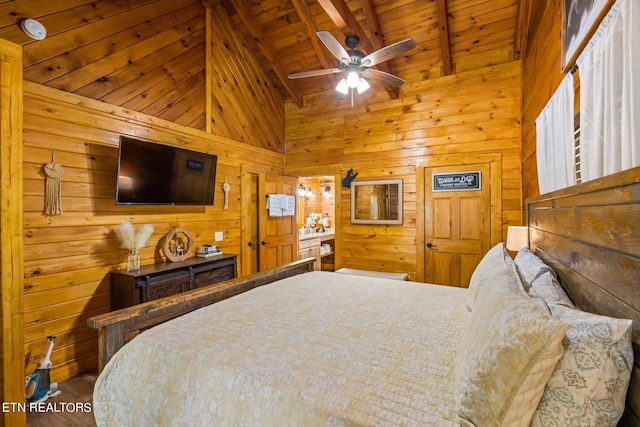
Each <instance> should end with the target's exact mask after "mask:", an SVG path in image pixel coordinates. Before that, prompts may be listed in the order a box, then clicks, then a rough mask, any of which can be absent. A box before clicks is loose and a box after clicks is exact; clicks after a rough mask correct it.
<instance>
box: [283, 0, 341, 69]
mask: <svg viewBox="0 0 640 427" xmlns="http://www.w3.org/2000/svg"><path fill="white" fill-rule="evenodd" d="M291 3H292V4H293V8H294V9H295V10H296V12H297V14H298V17H299V18H300V21H301V22H302V25H303V26H304V30H305V31H306V33H307V37H309V40H311V44H312V45H313V50H314V51H315V53H316V55H318V58H320V63H321V64H322V67H323V68H334V67H336V66H337V60H336V58H334V57H333V55H331V54H329V52H327V50H326V49H325V48H324V44H323V43H322V42H321V41H320V38H319V37H318V36H317V34H316V33H317V32H318V29H317V28H316V24H315V22H314V21H313V15H312V14H311V11H310V10H309V6H308V5H307V2H306V1H305V0H291Z"/></svg>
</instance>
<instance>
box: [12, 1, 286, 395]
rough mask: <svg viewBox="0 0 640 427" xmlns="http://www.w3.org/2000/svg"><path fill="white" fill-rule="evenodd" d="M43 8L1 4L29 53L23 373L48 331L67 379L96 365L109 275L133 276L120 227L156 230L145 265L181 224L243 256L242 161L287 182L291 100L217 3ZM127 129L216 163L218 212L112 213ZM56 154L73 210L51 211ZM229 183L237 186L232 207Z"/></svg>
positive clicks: (58, 371) (60, 375) (56, 375)
mask: <svg viewBox="0 0 640 427" xmlns="http://www.w3.org/2000/svg"><path fill="white" fill-rule="evenodd" d="M41 6H42V5H36V4H35V3H33V4H32V3H30V2H24V1H22V2H17V1H8V2H3V3H2V4H1V5H0V15H2V16H3V17H4V18H3V19H4V20H0V38H5V39H8V40H13V41H14V42H15V43H18V44H21V45H22V47H23V48H24V54H25V58H26V61H25V64H24V72H25V73H24V78H25V81H24V85H25V93H24V124H25V126H24V134H23V137H24V159H25V160H24V164H23V171H24V197H23V202H24V221H22V222H23V223H24V233H23V235H24V295H23V296H24V354H25V371H26V372H27V373H28V372H31V371H33V369H34V368H35V366H36V364H37V362H38V360H39V358H41V357H42V356H43V353H44V352H45V350H46V344H47V342H46V336H48V335H55V336H56V337H57V341H56V346H55V349H54V353H53V356H52V360H53V364H54V368H53V371H52V379H53V380H54V381H63V380H65V379H67V378H70V377H73V376H75V375H77V374H78V373H81V372H85V371H91V370H94V369H95V367H96V364H97V358H96V346H97V342H96V339H95V333H94V332H93V331H91V330H89V329H88V328H87V327H86V319H87V318H88V317H90V316H93V315H95V314H99V313H103V312H105V311H108V310H109V309H110V307H109V301H110V290H109V275H108V272H109V271H110V270H111V269H114V268H123V267H125V261H126V250H123V249H121V248H120V247H119V243H118V241H117V239H116V238H115V235H114V233H113V229H114V227H115V226H117V225H118V224H120V223H122V222H123V221H132V222H133V223H134V224H135V225H136V226H140V225H141V224H146V223H149V224H152V225H154V227H155V232H154V234H153V236H152V237H151V239H150V240H149V242H148V243H147V245H146V247H145V249H143V250H142V251H141V255H142V263H143V264H148V263H152V262H156V261H161V260H162V255H161V251H160V248H161V246H160V244H161V243H160V242H161V238H162V236H163V235H164V234H165V233H167V232H168V231H169V230H170V229H171V228H172V227H174V226H178V227H182V228H185V229H187V230H188V231H189V232H190V233H191V234H192V235H193V238H194V245H195V246H198V245H202V244H205V243H212V242H213V240H214V237H213V234H214V232H215V231H222V232H223V235H224V240H223V241H222V242H217V243H219V244H220V246H221V247H222V249H223V251H225V252H227V253H238V254H239V253H240V239H241V236H240V230H241V226H240V225H241V204H240V182H241V165H245V166H248V167H249V168H250V169H251V168H253V169H259V170H264V171H271V172H272V173H274V174H282V173H283V169H284V156H283V154H282V151H283V149H284V107H283V105H284V100H283V99H282V95H281V94H280V93H279V92H278V91H276V90H274V89H273V88H272V87H271V86H270V85H269V84H268V83H266V74H265V72H264V71H263V70H262V69H261V66H260V64H259V62H258V61H257V60H256V59H255V58H254V57H253V56H252V55H251V54H249V53H248V52H247V50H246V48H245V47H244V46H243V44H242V42H241V40H240V39H239V37H238V36H237V34H236V33H235V30H234V29H233V28H232V25H231V21H230V18H229V16H228V15H227V13H226V11H225V10H224V9H223V8H222V7H217V6H213V7H212V8H211V9H206V8H205V7H203V6H202V5H201V4H200V2H199V1H195V0H178V1H175V0H158V1H151V0H134V1H130V2H112V1H92V2H90V1H84V0H77V1H71V2H52V3H47V4H46V5H45V6H46V7H44V6H42V7H41ZM2 12H6V15H3V14H2ZM26 17H34V18H39V19H40V20H41V21H42V22H43V23H44V24H45V25H46V26H47V28H48V37H47V38H46V39H45V40H43V41H34V40H31V39H29V38H28V37H27V36H26V35H24V33H22V31H21V30H20V29H19V25H17V23H18V22H19V21H20V20H22V19H24V18H26ZM60 22H64V23H65V25H61V24H60ZM55 23H58V24H55ZM128 28H130V29H128ZM127 29H128V30H127ZM205 40H208V41H209V43H205ZM209 47H210V48H209ZM206 70H208V71H209V72H208V73H207V72H206ZM256 82H259V83H258V84H259V86H260V87H259V88H256V84H257V83H256ZM21 108H22V105H21ZM203 114H207V116H208V117H210V120H209V123H207V121H206V120H205V119H204V117H205V116H204V115H203ZM121 134H125V135H130V136H134V137H140V138H142V139H149V140H154V141H158V142H161V143H165V144H171V145H179V146H185V147H186V148H191V149H194V150H198V151H204V152H210V153H214V154H217V155H218V186H217V188H216V195H215V199H216V204H215V205H214V206H213V207H202V208H188V207H126V206H116V205H115V203H114V197H115V182H116V181H115V179H116V159H117V144H118V137H119V135H121ZM54 153H55V161H56V162H57V163H59V164H61V165H62V166H63V168H64V175H63V177H62V193H63V197H62V203H63V211H64V213H63V215H60V216H46V215H44V214H43V209H44V190H45V177H44V174H43V169H42V168H43V165H44V164H46V163H48V162H51V161H52V157H53V155H54ZM159 173H161V171H159ZM222 177H227V178H228V181H229V184H230V185H231V192H230V200H229V209H228V210H226V211H223V210H222V204H221V202H222V200H223V194H222V190H221V185H222V179H223V178H222ZM3 231H5V229H4V228H3ZM7 231H8V230H7ZM239 262H240V263H241V262H242V260H239ZM238 271H242V270H241V265H240V266H239V269H238ZM4 297H5V295H3V298H4ZM3 301H4V300H3ZM4 373H6V372H4ZM22 381H23V379H22V378H21V379H20V382H21V383H22V384H18V385H17V387H19V388H18V390H20V388H23V387H24V383H23V382H22ZM14 388H15V387H14Z"/></svg>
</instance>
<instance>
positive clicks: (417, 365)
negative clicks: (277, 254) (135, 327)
mask: <svg viewBox="0 0 640 427" xmlns="http://www.w3.org/2000/svg"><path fill="white" fill-rule="evenodd" d="M466 293H467V290H466V289H459V288H452V287H445V286H437V285H428V284H422V283H415V282H402V281H397V280H389V279H380V278H373V277H362V276H352V275H346V274H336V273H331V272H321V271H315V272H311V273H307V274H304V275H299V276H294V277H290V278H287V279H284V280H280V281H277V282H274V283H272V284H269V285H266V286H263V287H259V288H256V289H253V290H251V291H249V292H246V293H243V294H241V295H238V296H235V297H233V298H230V299H227V300H224V301H221V302H219V303H216V304H213V305H211V306H208V307H204V308H201V309H199V310H197V311H194V312H191V313H189V314H186V315H184V316H182V317H179V318H177V319H174V320H172V321H169V322H166V323H164V324H161V325H158V326H156V327H154V328H152V329H150V330H147V331H145V332H143V333H141V334H140V335H138V336H137V337H136V338H134V339H133V340H132V341H131V342H129V343H128V344H127V345H126V346H124V347H123V348H122V349H121V350H120V351H119V352H118V353H116V354H115V356H114V357H113V358H112V359H111V360H110V362H109V363H108V364H107V366H106V367H105V369H104V371H103V372H102V373H101V374H100V376H99V377H98V380H97V382H96V386H95V391H94V414H95V418H96V422H97V424H98V426H151V425H154V426H178V425H184V426H203V425H216V426H238V425H243V426H244V425H264V426H283V425H300V426H301V425H304V426H351V425H361V426H368V425H377V426H382V425H406V426H411V425H415V426H424V425H438V426H448V425H451V426H453V425H458V418H457V416H456V411H455V396H454V376H455V375H454V372H453V371H454V360H455V359H456V357H455V356H456V354H455V353H456V351H457V344H458V342H459V341H460V338H461V336H462V333H463V327H464V321H465V319H466V316H467V310H466Z"/></svg>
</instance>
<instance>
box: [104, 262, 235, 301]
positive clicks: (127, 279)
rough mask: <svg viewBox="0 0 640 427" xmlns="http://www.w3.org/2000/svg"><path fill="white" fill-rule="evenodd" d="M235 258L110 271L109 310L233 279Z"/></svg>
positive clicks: (167, 263) (169, 263)
mask: <svg viewBox="0 0 640 427" xmlns="http://www.w3.org/2000/svg"><path fill="white" fill-rule="evenodd" d="M236 275H237V255H214V256H211V257H208V258H197V257H196V258H189V259H186V260H184V261H178V262H163V263H158V264H151V265H145V266H142V267H141V268H140V270H138V271H127V270H126V269H122V270H114V271H111V310H118V309H120V308H125V307H130V306H132V305H135V304H140V303H143V302H148V301H153V300H156V299H158V298H163V297H167V296H171V295H175V294H179V293H182V292H186V291H188V290H190V289H196V288H201V287H203V286H207V285H210V284H212V283H217V282H222V281H224V280H230V279H235V278H236Z"/></svg>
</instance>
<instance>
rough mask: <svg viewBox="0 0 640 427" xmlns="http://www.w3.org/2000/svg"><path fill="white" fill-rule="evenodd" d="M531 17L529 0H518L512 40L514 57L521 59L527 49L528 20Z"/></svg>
mask: <svg viewBox="0 0 640 427" xmlns="http://www.w3.org/2000/svg"><path fill="white" fill-rule="evenodd" d="M530 19H531V0H520V4H519V5H518V16H517V18H516V38H515V40H514V41H513V47H514V58H515V59H516V60H518V59H521V58H522V57H523V56H524V53H525V50H526V49H527V38H528V36H529V20H530Z"/></svg>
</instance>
